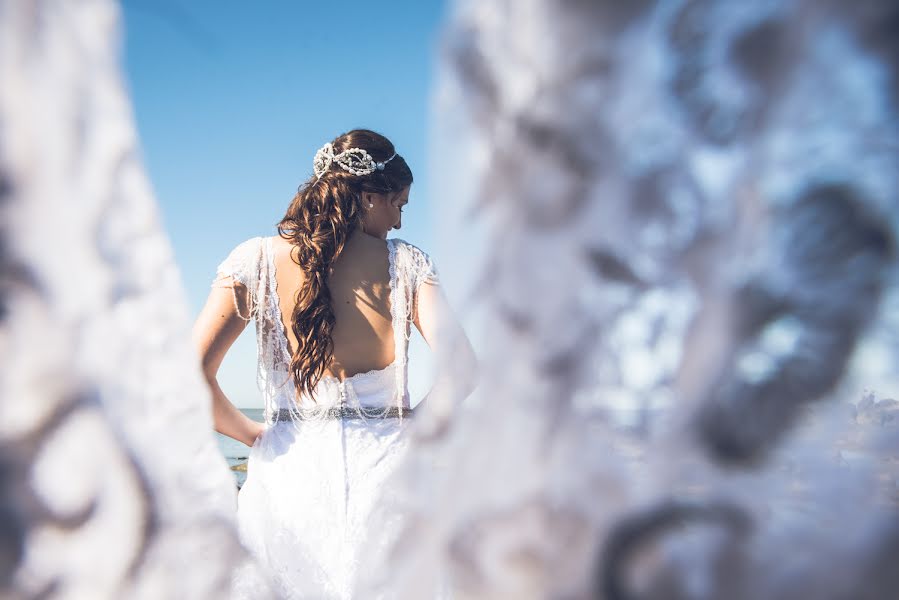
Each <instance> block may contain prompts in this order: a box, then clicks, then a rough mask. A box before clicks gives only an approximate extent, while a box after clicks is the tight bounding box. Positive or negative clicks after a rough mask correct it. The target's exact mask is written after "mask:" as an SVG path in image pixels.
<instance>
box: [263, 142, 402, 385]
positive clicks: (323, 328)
mask: <svg viewBox="0 0 899 600" xmlns="http://www.w3.org/2000/svg"><path fill="white" fill-rule="evenodd" d="M331 143H332V144H333V146H334V152H335V153H339V152H342V151H344V150H346V149H348V148H362V149H364V150H366V151H368V153H369V154H370V155H371V157H372V159H374V160H375V161H385V160H387V159H388V158H390V156H392V155H393V153H394V151H395V150H394V147H393V143H391V141H390V140H388V139H387V138H386V137H384V136H383V135H380V134H378V133H376V132H374V131H370V130H367V129H354V130H352V131H348V132H346V133H344V134H342V135H340V136H338V137H336V138H335V139H334V140H333V141H332V142H331ZM411 183H412V171H411V170H410V169H409V165H407V164H406V161H405V160H404V159H403V157H402V156H400V155H399V154H398V155H397V156H396V157H394V158H393V160H391V161H390V162H388V163H386V164H385V165H384V169H383V170H381V171H375V172H373V173H371V174H369V175H353V174H352V173H350V172H348V171H345V170H343V169H342V168H341V167H340V166H339V165H337V164H336V163H334V164H332V165H331V166H330V167H329V168H328V169H327V170H326V171H325V172H324V173H323V174H322V176H321V178H319V179H316V177H315V175H313V176H312V177H311V178H310V179H309V180H308V181H306V182H305V183H303V184H302V185H301V186H300V188H299V189H298V190H297V193H296V195H295V196H294V197H293V200H292V201H291V202H290V206H288V207H287V212H286V214H285V215H284V218H282V219H281V221H280V222H279V223H278V235H280V236H281V237H282V238H284V239H285V240H288V241H289V242H290V243H291V245H292V246H293V247H294V248H293V251H292V252H291V258H292V259H293V260H294V262H296V263H297V264H298V265H299V266H300V268H301V269H302V271H303V273H304V274H305V278H304V280H303V284H302V285H301V286H300V288H299V289H298V290H297V295H296V306H295V308H294V309H293V314H292V315H291V319H290V322H291V325H290V326H291V330H292V331H293V333H294V335H295V336H296V339H297V347H296V348H295V349H294V354H293V357H292V358H291V361H290V371H291V373H292V375H293V381H294V385H295V389H296V397H297V400H299V397H300V395H301V394H302V392H306V393H307V394H308V395H309V396H310V397H311V398H312V399H313V400H314V399H315V394H314V389H315V387H316V386H317V385H318V382H319V381H320V380H321V378H322V377H323V376H324V372H325V369H326V368H327V367H328V366H330V364H331V362H332V360H333V357H334V343H333V340H332V338H331V334H332V332H333V331H334V324H335V316H334V309H333V307H332V306H331V292H330V290H329V289H328V275H329V273H330V271H331V265H332V264H333V263H334V261H335V260H336V259H337V257H339V256H340V253H341V252H342V251H343V248H344V245H345V244H346V241H347V239H348V238H349V236H350V234H351V233H353V232H354V231H355V230H356V229H361V228H362V215H363V208H362V194H363V193H365V192H373V193H379V194H390V193H395V192H399V191H401V190H403V189H405V188H406V187H407V186H409V185H410V184H411Z"/></svg>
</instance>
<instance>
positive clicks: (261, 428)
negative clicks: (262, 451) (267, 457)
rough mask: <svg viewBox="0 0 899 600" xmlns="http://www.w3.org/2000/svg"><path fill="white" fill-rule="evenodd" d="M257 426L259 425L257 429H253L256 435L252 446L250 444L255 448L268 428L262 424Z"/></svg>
mask: <svg viewBox="0 0 899 600" xmlns="http://www.w3.org/2000/svg"><path fill="white" fill-rule="evenodd" d="M256 425H257V427H254V428H253V429H254V430H255V435H254V437H253V441H252V442H250V444H249V445H250V446H255V445H256V442H258V441H259V438H261V437H262V434H263V433H265V429H266V427H265V425H264V424H262V423H256Z"/></svg>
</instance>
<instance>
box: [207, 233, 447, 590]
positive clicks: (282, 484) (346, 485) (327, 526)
mask: <svg viewBox="0 0 899 600" xmlns="http://www.w3.org/2000/svg"><path fill="white" fill-rule="evenodd" d="M387 249H388V258H389V265H390V267H389V268H390V273H389V276H390V313H391V318H392V322H393V335H394V341H395V358H394V361H393V363H392V364H390V365H389V366H387V367H385V368H383V369H377V370H372V371H367V372H365V373H358V374H356V375H353V376H352V377H349V378H347V379H345V380H343V381H340V380H338V379H336V378H334V377H325V378H324V379H322V380H321V381H320V382H319V384H318V386H317V387H316V400H317V402H313V401H312V400H311V399H310V398H308V397H305V396H303V398H302V402H301V404H300V405H299V407H297V405H296V403H295V401H294V384H293V379H292V377H291V375H290V373H289V370H288V365H289V364H290V359H291V357H290V355H289V353H288V347H287V339H286V337H285V334H284V331H285V329H284V324H283V321H282V320H281V310H280V307H279V300H278V295H277V293H276V289H277V288H276V286H277V281H276V279H275V265H274V261H273V259H272V240H271V238H263V237H256V238H252V239H249V240H247V241H245V242H243V243H241V244H240V245H238V246H237V247H236V248H234V250H232V251H231V253H230V254H229V255H228V257H227V258H226V259H225V260H224V261H223V262H222V263H221V265H219V267H218V277H217V280H216V282H215V283H214V285H216V284H219V283H221V282H222V281H228V280H229V278H233V280H236V281H239V282H241V283H242V284H244V285H245V286H246V287H247V289H248V291H249V294H250V299H251V302H250V307H251V313H250V317H249V318H252V319H253V320H254V321H255V323H256V337H257V343H258V352H259V356H258V370H257V383H258V385H259V388H260V391H261V392H262V395H263V400H264V406H265V411H264V414H265V422H266V426H267V428H266V430H265V432H264V433H263V434H262V435H261V436H260V437H259V439H258V440H257V441H256V443H255V444H254V445H253V447H252V448H251V449H250V454H249V460H248V465H247V479H246V482H245V483H244V485H243V487H242V489H241V490H240V492H239V494H238V508H237V513H238V529H239V534H240V538H241V541H242V543H243V544H244V545H245V546H246V547H247V549H249V550H250V552H251V553H252V554H253V555H254V556H255V558H256V559H257V561H258V563H259V565H260V566H261V567H262V570H263V572H267V574H268V579H269V582H270V584H272V585H273V587H274V589H275V590H276V592H277V593H279V594H280V595H281V596H282V597H283V598H353V597H354V593H353V582H354V579H355V576H356V565H357V564H358V562H359V555H358V553H359V551H360V549H361V548H362V547H363V546H364V545H365V544H364V543H363V542H364V539H365V534H366V526H367V517H368V516H369V513H370V511H371V509H372V507H373V506H374V503H376V502H378V501H379V500H380V499H381V498H380V496H381V492H382V490H381V488H382V484H383V482H384V481H385V479H386V478H387V477H388V476H389V475H390V474H391V472H392V471H393V470H394V469H395V467H396V466H397V464H398V461H400V460H401V458H402V456H403V453H404V451H405V449H406V447H407V445H408V444H407V436H406V431H407V429H408V425H409V424H410V418H411V415H410V413H409V412H408V409H409V407H410V405H409V392H408V389H407V382H408V375H407V370H406V365H407V350H408V338H409V334H410V332H411V322H412V320H411V314H412V309H413V307H414V305H415V302H416V301H417V292H418V288H419V286H420V285H421V284H422V283H432V284H434V283H437V282H438V277H437V271H436V269H435V266H434V263H433V261H432V260H431V258H430V257H429V256H428V255H427V254H426V253H425V252H424V251H422V250H421V249H419V248H418V247H416V246H414V245H412V244H410V243H408V242H406V241H404V240H401V239H397V238H392V239H388V240H387ZM244 312H246V311H244ZM340 406H343V407H350V412H352V414H353V415H354V416H353V417H351V418H346V417H343V418H340V417H338V418H335V417H334V415H333V414H330V415H329V414H328V409H329V408H330V409H331V410H332V412H333V411H334V410H339V409H338V407H340ZM352 407H361V409H358V408H357V409H356V411H352V410H351V408H352ZM399 407H402V408H399ZM403 409H406V410H403ZM344 410H345V411H347V410H348V409H347V408H344ZM387 411H390V412H387ZM232 587H233V591H234V597H237V598H255V597H258V596H259V590H260V589H262V588H264V587H266V586H265V585H264V584H263V583H262V582H259V581H254V580H253V578H252V574H251V573H250V572H249V571H248V570H238V571H236V572H235V573H234V577H233V578H232Z"/></svg>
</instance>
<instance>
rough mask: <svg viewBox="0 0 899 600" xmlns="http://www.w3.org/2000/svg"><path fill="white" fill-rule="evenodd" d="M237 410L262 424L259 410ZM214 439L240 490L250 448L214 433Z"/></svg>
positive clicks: (245, 476)
mask: <svg viewBox="0 0 899 600" xmlns="http://www.w3.org/2000/svg"><path fill="white" fill-rule="evenodd" d="M239 410H240V412H242V413H243V414H245V415H246V416H248V417H250V418H251V419H253V420H254V421H259V422H260V423H262V421H263V416H262V409H261V408H241V409H239ZM215 437H216V439H217V440H218V444H219V450H221V452H222V456H224V457H225V460H226V461H228V466H229V467H231V472H232V473H233V474H234V480H235V481H236V482H237V487H238V488H240V487H241V486H243V482H244V481H246V479H247V456H248V455H249V454H250V447H249V446H247V445H246V444H244V443H241V442H238V441H237V440H235V439H232V438H229V437H228V436H226V435H222V434H220V433H218V432H216V434H215Z"/></svg>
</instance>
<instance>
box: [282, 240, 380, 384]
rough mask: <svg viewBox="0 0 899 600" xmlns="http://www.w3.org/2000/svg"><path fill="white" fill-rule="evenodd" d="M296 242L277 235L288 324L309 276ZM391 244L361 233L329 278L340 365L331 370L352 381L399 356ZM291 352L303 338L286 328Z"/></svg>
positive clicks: (284, 316)
mask: <svg viewBox="0 0 899 600" xmlns="http://www.w3.org/2000/svg"><path fill="white" fill-rule="evenodd" d="M292 248H293V246H292V245H291V244H290V243H289V242H288V241H286V240H284V239H282V238H280V237H279V236H274V237H273V238H272V249H273V251H274V256H273V262H274V265H275V280H276V282H277V293H278V302H279V304H280V309H281V321H282V325H283V324H290V323H291V316H292V314H293V310H294V307H295V306H296V295H297V291H298V290H299V288H300V286H301V285H302V284H303V281H304V278H305V275H304V273H303V271H302V269H300V267H299V265H297V264H296V263H295V262H294V261H293V259H292V258H291V255H290V253H291V250H292ZM387 253H388V250H387V242H386V241H384V240H382V239H379V238H375V237H373V236H369V235H366V234H364V233H356V234H354V235H352V236H351V237H350V239H349V240H348V241H347V244H346V246H345V248H344V250H343V252H342V253H341V255H340V257H339V258H338V260H337V261H336V262H335V264H334V266H333V269H332V273H331V275H330V277H329V279H328V288H329V289H330V291H331V306H332V308H333V310H334V316H335V321H336V324H335V326H334V331H333V333H332V336H331V337H332V340H333V344H334V363H333V365H332V367H331V368H330V369H326V370H325V374H327V375H331V376H333V377H337V378H338V379H346V378H348V377H351V376H353V375H355V374H357V373H364V372H366V371H371V370H376V369H384V368H386V367H387V366H389V365H390V364H391V363H392V362H393V360H394V358H395V350H394V347H395V341H394V337H393V329H392V326H391V320H390V275H389V268H388V267H389V259H388V256H387ZM284 330H285V334H286V336H287V341H288V344H289V346H290V348H289V350H290V352H291V354H292V353H293V351H294V350H295V349H296V347H297V338H296V335H295V334H294V332H293V330H292V328H291V327H289V326H286V327H284Z"/></svg>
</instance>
